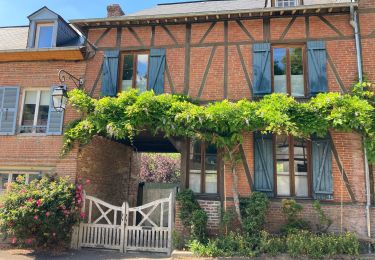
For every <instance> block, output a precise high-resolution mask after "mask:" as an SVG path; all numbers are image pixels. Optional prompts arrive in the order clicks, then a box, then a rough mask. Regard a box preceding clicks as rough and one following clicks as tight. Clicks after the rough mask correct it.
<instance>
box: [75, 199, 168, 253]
mask: <svg viewBox="0 0 375 260" xmlns="http://www.w3.org/2000/svg"><path fill="white" fill-rule="evenodd" d="M87 207H88V212H85V213H87V217H86V218H85V220H84V221H83V222H81V223H80V225H79V228H77V229H75V231H74V232H73V237H72V247H73V248H82V247H89V248H103V249H115V250H120V252H126V251H149V252H163V253H167V254H170V253H171V249H172V227H173V216H174V194H173V193H171V194H170V195H169V197H168V198H165V199H160V200H156V201H153V202H151V203H148V204H145V205H142V206H139V207H134V208H130V207H129V205H128V203H127V202H124V203H123V204H122V206H121V207H118V206H114V205H111V204H109V203H106V202H104V201H102V200H100V199H98V198H95V197H92V196H86V194H84V205H83V210H84V211H86V210H87V209H86V208H87Z"/></svg>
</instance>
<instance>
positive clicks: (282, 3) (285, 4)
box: [275, 0, 300, 7]
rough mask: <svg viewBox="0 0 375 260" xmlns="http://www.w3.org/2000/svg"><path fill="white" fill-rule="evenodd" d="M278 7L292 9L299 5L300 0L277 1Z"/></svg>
mask: <svg viewBox="0 0 375 260" xmlns="http://www.w3.org/2000/svg"><path fill="white" fill-rule="evenodd" d="M275 2H276V3H275V6H276V7H291V6H297V5H299V2H300V0H276V1H275Z"/></svg>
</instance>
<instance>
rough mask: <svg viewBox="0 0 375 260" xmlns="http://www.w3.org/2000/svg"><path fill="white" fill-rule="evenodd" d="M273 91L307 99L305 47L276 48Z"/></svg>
mask: <svg viewBox="0 0 375 260" xmlns="http://www.w3.org/2000/svg"><path fill="white" fill-rule="evenodd" d="M272 50H273V91H274V92H275V93H284V94H290V95H292V96H294V97H305V96H306V91H305V89H306V87H305V73H304V60H305V57H304V46H302V45H301V46H298V45H296V46H290V47H285V46H274V47H273V48H272Z"/></svg>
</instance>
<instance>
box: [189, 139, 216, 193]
mask: <svg viewBox="0 0 375 260" xmlns="http://www.w3.org/2000/svg"><path fill="white" fill-rule="evenodd" d="M188 165H189V171H188V180H189V188H190V189H191V190H192V191H193V192H195V193H204V194H217V193H218V170H217V167H218V163H217V148H216V147H215V146H214V145H211V144H207V143H204V142H200V141H198V140H194V141H192V142H191V143H190V151H189V162H188Z"/></svg>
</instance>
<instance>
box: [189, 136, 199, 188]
mask: <svg viewBox="0 0 375 260" xmlns="http://www.w3.org/2000/svg"><path fill="white" fill-rule="evenodd" d="M189 159H190V160H189V168H190V169H189V188H190V189H191V190H192V191H194V192H196V193H200V192H201V171H202V157H201V142H199V141H192V142H191V144H190V156H189Z"/></svg>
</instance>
